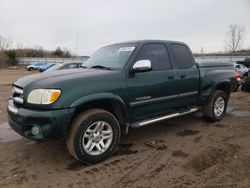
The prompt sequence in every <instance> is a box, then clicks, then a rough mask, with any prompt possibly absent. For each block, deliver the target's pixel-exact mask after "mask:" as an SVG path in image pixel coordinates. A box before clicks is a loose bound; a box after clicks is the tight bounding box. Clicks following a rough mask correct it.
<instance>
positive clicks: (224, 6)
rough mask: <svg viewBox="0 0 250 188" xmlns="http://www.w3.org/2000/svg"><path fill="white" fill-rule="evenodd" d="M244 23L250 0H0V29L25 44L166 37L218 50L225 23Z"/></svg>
mask: <svg viewBox="0 0 250 188" xmlns="http://www.w3.org/2000/svg"><path fill="white" fill-rule="evenodd" d="M231 23H238V24H243V25H245V26H246V29H247V39H246V40H245V42H244V46H243V47H246V48H250V0H186V1H184V0H68V1H66V0H0V35H1V36H3V37H9V38H10V39H12V41H13V46H14V47H15V44H16V43H18V42H19V43H22V44H23V46H24V47H36V46H41V47H43V48H44V49H49V50H53V49H55V48H56V47H57V46H60V47H65V48H68V49H69V50H70V51H71V52H73V53H76V52H77V54H79V55H91V53H93V52H94V51H95V50H96V49H97V48H99V47H101V46H104V45H106V44H111V43H114V42H121V41H126V40H137V39H166V40H178V41H183V42H186V43H187V44H188V45H189V46H190V47H191V49H192V51H193V52H199V51H200V49H201V47H203V48H204V51H205V52H211V51H223V50H224V41H225V39H226V32H227V31H228V28H229V24H231Z"/></svg>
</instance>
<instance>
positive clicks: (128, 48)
mask: <svg viewBox="0 0 250 188" xmlns="http://www.w3.org/2000/svg"><path fill="white" fill-rule="evenodd" d="M134 49H135V47H133V46H130V47H122V48H120V49H119V52H132V51H133V50H134Z"/></svg>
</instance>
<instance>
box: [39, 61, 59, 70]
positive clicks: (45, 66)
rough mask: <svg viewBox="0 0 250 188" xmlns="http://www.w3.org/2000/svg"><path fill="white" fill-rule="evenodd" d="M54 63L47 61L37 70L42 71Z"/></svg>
mask: <svg viewBox="0 0 250 188" xmlns="http://www.w3.org/2000/svg"><path fill="white" fill-rule="evenodd" d="M54 65H55V63H47V64H46V65H43V66H41V67H40V68H39V69H38V70H39V72H44V71H46V70H47V69H49V68H51V67H53V66H54Z"/></svg>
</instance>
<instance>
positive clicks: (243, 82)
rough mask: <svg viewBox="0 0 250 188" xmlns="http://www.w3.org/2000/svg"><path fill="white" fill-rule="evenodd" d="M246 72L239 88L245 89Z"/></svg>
mask: <svg viewBox="0 0 250 188" xmlns="http://www.w3.org/2000/svg"><path fill="white" fill-rule="evenodd" d="M247 76H248V75H247V74H245V75H244V76H243V78H242V83H241V90H242V91H246V85H247Z"/></svg>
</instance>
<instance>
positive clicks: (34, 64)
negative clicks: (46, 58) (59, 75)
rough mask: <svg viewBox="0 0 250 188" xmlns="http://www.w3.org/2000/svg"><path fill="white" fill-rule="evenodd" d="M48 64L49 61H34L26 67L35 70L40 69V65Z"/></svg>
mask: <svg viewBox="0 0 250 188" xmlns="http://www.w3.org/2000/svg"><path fill="white" fill-rule="evenodd" d="M44 65H47V62H37V63H33V64H31V65H28V66H27V67H26V69H27V70H28V71H33V70H38V69H39V68H40V67H42V66H44Z"/></svg>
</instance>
